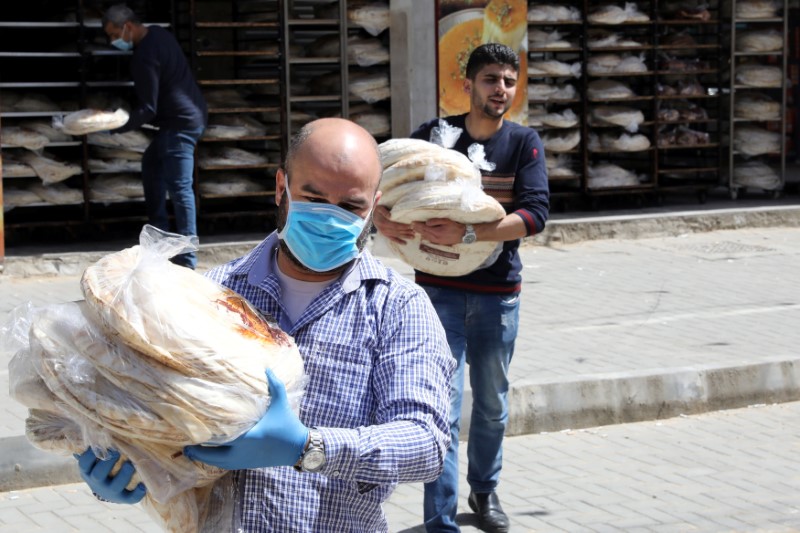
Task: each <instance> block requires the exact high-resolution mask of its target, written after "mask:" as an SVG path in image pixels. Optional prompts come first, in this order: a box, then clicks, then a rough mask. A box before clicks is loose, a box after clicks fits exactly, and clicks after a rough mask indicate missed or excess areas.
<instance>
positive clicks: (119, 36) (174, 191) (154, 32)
mask: <svg viewBox="0 0 800 533" xmlns="http://www.w3.org/2000/svg"><path fill="white" fill-rule="evenodd" d="M103 30H105V32H106V35H108V39H109V41H110V42H111V44H112V45H113V46H114V47H115V48H118V49H120V50H122V51H131V50H132V51H133V57H132V58H131V76H132V77H133V83H134V88H135V91H136V96H137V98H138V103H137V105H136V107H135V108H134V109H133V111H132V112H131V114H130V119H129V120H128V122H127V124H125V125H124V126H122V127H121V128H118V129H116V130H113V131H112V133H123V132H126V131H130V130H134V129H137V128H140V127H141V126H142V125H143V124H151V125H153V126H157V127H158V133H157V134H156V136H155V137H154V138H153V141H152V142H151V143H150V145H149V146H148V147H147V150H146V151H145V153H144V157H143V158H142V181H143V184H144V198H145V204H146V206H147V217H148V219H149V222H150V224H152V225H153V226H156V227H157V228H160V229H162V230H164V231H170V225H169V219H168V217H167V192H169V197H170V200H171V201H172V206H173V210H174V214H175V226H176V229H177V232H178V233H180V234H181V235H187V236H195V237H196V236H197V211H196V207H195V201H194V191H193V189H192V181H193V174H194V150H195V146H196V145H197V140H198V139H199V138H200V136H201V135H202V134H203V131H204V130H205V127H206V125H207V124H208V109H207V106H206V102H205V99H204V98H203V94H202V93H201V92H200V88H199V87H198V86H197V82H196V81H195V79H194V76H193V75H192V71H191V69H190V68H189V63H188V62H187V61H186V56H185V54H184V53H183V49H181V47H180V45H179V44H178V41H177V40H176V39H175V36H174V35H172V33H170V32H169V31H167V30H165V29H164V28H162V27H160V26H155V25H153V26H145V25H143V24H142V23H141V21H140V20H139V18H138V17H137V16H136V14H135V13H134V12H133V11H132V10H131V9H130V8H128V7H127V6H125V5H122V4H119V5H115V6H112V7H110V8H109V9H108V10H107V11H106V12H105V14H104V15H103ZM173 262H174V263H176V264H179V265H181V266H185V267H188V268H192V269H194V268H195V266H196V265H197V257H196V255H195V253H194V252H189V253H185V254H181V255H178V256H176V257H174V258H173Z"/></svg>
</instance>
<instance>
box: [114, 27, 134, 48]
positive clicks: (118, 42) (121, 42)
mask: <svg viewBox="0 0 800 533" xmlns="http://www.w3.org/2000/svg"><path fill="white" fill-rule="evenodd" d="M124 36H125V27H124V26H123V27H122V35H120V37H119V39H114V40H113V41H111V46H113V47H114V48H117V49H118V50H122V51H123V52H130V51H131V50H133V43H132V42H130V43H129V42H128V41H126V40H125V39H123V38H122V37H124Z"/></svg>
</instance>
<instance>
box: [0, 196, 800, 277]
mask: <svg viewBox="0 0 800 533" xmlns="http://www.w3.org/2000/svg"><path fill="white" fill-rule="evenodd" d="M768 227H800V206H768V207H753V208H740V209H714V210H707V211H680V212H670V213H652V214H633V215H621V216H602V217H600V216H598V217H584V218H565V219H558V218H556V219H552V220H550V221H548V223H547V227H546V228H545V230H544V231H543V232H542V233H541V234H539V235H535V236H531V237H526V238H525V239H524V242H523V245H530V244H537V245H545V246H548V245H556V244H574V243H578V242H582V241H590V240H600V239H644V238H651V237H669V236H676V235H683V234H686V233H703V232H709V231H718V230H734V229H744V228H751V229H752V228H768ZM258 242H260V239H258V238H254V239H253V240H242V241H235V242H225V243H219V242H217V243H209V244H201V245H200V249H199V250H198V253H197V255H198V270H204V269H208V268H210V267H212V266H215V265H218V264H221V263H224V262H227V261H229V260H231V259H234V258H236V257H239V256H240V255H243V254H244V253H246V252H247V251H249V250H250V249H252V248H253V247H254V246H255V245H256V244H257V243H258ZM113 251H118V249H114V248H112V249H110V250H96V251H82V252H68V253H37V254H32V255H28V256H8V257H6V258H5V262H4V263H0V275H5V276H18V277H28V276H37V275H64V276H79V275H81V274H82V273H83V271H84V270H85V269H86V267H87V266H89V265H90V264H92V263H94V262H96V261H98V260H99V259H100V258H101V257H103V256H104V255H106V254H108V253H110V252H113Z"/></svg>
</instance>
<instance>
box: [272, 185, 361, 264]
mask: <svg viewBox="0 0 800 533" xmlns="http://www.w3.org/2000/svg"><path fill="white" fill-rule="evenodd" d="M286 201H287V202H289V204H288V211H287V214H286V222H285V223H284V225H283V229H281V230H280V231H279V232H278V237H279V238H280V239H281V240H282V241H283V242H284V243H285V244H286V246H288V247H289V250H290V251H291V252H292V254H293V255H294V256H295V257H296V258H297V260H298V261H300V262H301V263H302V264H303V265H305V266H306V267H307V268H309V269H310V270H313V271H314V272H329V271H331V270H334V269H336V268H338V267H340V266H342V265H344V264H346V263H348V262H350V261H352V260H353V259H355V258H356V257H358V256H359V255H360V254H361V250H359V248H358V238H359V237H360V236H361V233H362V232H363V231H364V226H365V225H366V224H367V221H366V219H363V218H361V217H360V216H358V215H356V214H354V213H351V212H350V211H346V210H344V209H342V208H341V207H339V206H337V205H333V204H323V203H316V202H292V197H291V195H290V194H289V187H286ZM367 218H369V215H367Z"/></svg>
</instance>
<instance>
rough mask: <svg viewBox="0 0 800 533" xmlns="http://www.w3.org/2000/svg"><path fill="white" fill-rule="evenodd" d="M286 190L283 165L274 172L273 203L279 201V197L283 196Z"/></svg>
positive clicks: (278, 202)
mask: <svg viewBox="0 0 800 533" xmlns="http://www.w3.org/2000/svg"><path fill="white" fill-rule="evenodd" d="M285 190H286V172H284V170H283V167H280V168H279V169H278V172H276V173H275V204H280V203H281V198H283V193H284V191H285Z"/></svg>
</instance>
